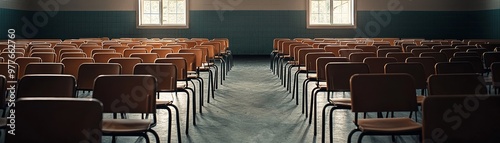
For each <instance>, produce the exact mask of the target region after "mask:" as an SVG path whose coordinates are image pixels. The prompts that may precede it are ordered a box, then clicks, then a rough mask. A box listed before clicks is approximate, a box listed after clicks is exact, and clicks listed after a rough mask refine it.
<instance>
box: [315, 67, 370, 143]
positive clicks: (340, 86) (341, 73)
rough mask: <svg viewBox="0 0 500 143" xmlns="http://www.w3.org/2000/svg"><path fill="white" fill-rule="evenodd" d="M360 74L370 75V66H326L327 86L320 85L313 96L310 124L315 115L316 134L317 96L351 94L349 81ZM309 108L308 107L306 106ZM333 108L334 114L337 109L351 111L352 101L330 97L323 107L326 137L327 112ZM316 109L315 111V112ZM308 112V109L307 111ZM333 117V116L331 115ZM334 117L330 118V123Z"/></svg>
mask: <svg viewBox="0 0 500 143" xmlns="http://www.w3.org/2000/svg"><path fill="white" fill-rule="evenodd" d="M360 73H370V69H369V68H368V65H366V64H364V63H352V62H346V63H341V62H334V63H328V64H327V65H326V73H325V74H326V84H320V86H318V87H316V88H314V89H313V91H312V93H313V94H312V95H311V114H310V117H309V123H311V119H312V118H313V117H312V116H313V114H314V119H313V120H314V133H316V110H317V109H316V107H317V101H316V100H317V97H316V96H317V94H318V93H319V92H327V93H329V92H346V91H347V92H349V91H350V87H349V80H350V78H351V76H352V75H354V74H360ZM313 105H314V106H313ZM306 106H307V105H306ZM330 106H332V108H331V109H330V113H333V111H334V110H336V109H351V100H350V99H348V98H332V99H330V97H328V103H327V104H326V105H325V106H324V107H323V112H322V113H323V115H322V134H323V137H324V136H325V114H324V113H325V111H326V109H327V108H328V107H330ZM313 109H314V111H313ZM306 110H307V109H306ZM330 115H332V114H330ZM331 121H332V117H331V116H330V122H331ZM331 131H332V126H330V139H332V138H333V137H332V132H331Z"/></svg>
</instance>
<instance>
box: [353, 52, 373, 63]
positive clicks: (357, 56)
mask: <svg viewBox="0 0 500 143" xmlns="http://www.w3.org/2000/svg"><path fill="white" fill-rule="evenodd" d="M367 57H377V54H375V53H373V52H354V53H351V54H349V61H351V62H363V60H365V58H367Z"/></svg>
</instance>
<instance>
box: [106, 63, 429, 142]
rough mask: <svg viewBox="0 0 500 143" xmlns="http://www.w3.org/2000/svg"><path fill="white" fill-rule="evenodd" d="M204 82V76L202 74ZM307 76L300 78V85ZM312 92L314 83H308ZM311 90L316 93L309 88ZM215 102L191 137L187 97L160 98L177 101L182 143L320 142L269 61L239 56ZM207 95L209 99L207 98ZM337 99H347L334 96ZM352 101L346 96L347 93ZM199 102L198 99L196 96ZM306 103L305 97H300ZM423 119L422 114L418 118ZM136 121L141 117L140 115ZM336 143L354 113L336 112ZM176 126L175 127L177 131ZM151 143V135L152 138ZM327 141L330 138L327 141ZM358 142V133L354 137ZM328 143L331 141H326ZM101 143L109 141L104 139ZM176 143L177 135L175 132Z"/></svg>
mask: <svg viewBox="0 0 500 143" xmlns="http://www.w3.org/2000/svg"><path fill="white" fill-rule="evenodd" d="M203 77H205V79H206V76H205V75H204V76H203ZM302 79H303V77H301V80H300V81H302ZM310 86H311V87H312V86H313V84H310ZM309 89H312V88H309ZM215 93H216V95H215V99H212V100H211V102H210V103H206V98H205V105H204V107H203V114H199V111H197V115H196V120H197V126H193V125H192V121H190V123H191V124H190V128H189V131H188V132H189V135H186V134H185V133H184V132H185V117H186V116H185V110H186V99H185V94H183V93H181V94H178V95H177V96H175V95H173V94H168V93H162V96H161V98H162V99H174V101H175V102H174V104H175V105H177V106H178V107H180V109H181V122H182V123H181V132H182V134H181V135H182V142H196V143H206V142H213V143H233V142H238V143H239V142H244V143H247V142H248V143H277V142H284V143H301V142H321V120H320V119H321V118H320V117H318V129H317V130H318V135H317V136H314V135H313V125H312V124H309V123H308V121H307V118H306V117H305V116H304V114H302V112H301V105H298V106H297V105H295V101H294V100H292V96H291V94H289V93H288V92H287V91H286V89H285V88H283V86H282V85H280V80H279V78H278V77H277V76H275V75H273V74H272V72H271V71H270V70H269V60H268V57H235V66H234V67H233V69H232V71H231V72H230V73H229V75H228V76H227V77H226V80H225V81H224V85H222V86H221V85H219V89H218V90H217V91H216V92H215ZM205 96H206V94H205ZM335 96H339V97H340V96H343V95H342V93H336V95H335ZM346 96H347V97H348V96H349V95H348V93H347V94H346ZM318 97H319V98H318V116H320V115H321V109H322V107H323V105H324V104H325V103H326V100H325V96H324V95H323V94H321V95H319V96H318ZM197 100H199V98H198V97H197ZM301 100H302V98H301ZM166 114H167V112H166V111H164V110H160V111H159V113H158V115H159V116H158V117H159V120H160V122H159V123H158V125H157V126H156V127H154V130H156V131H157V132H158V134H159V135H160V140H161V142H167V127H166V126H167V123H166V121H167V119H168V118H167V117H166ZM420 115H421V114H419V116H420ZM136 117H137V116H136ZM334 117H335V118H334V141H333V142H346V141H347V135H348V133H349V132H350V131H351V130H352V129H354V128H355V126H354V124H353V123H352V120H353V117H354V116H353V114H352V113H351V112H350V111H348V110H338V111H335V113H334ZM174 127H175V124H174V126H173V129H175V128H174ZM150 138H151V140H152V141H153V140H154V139H153V138H152V135H150ZM328 138H329V136H327V139H328ZM353 138H354V139H357V134H356V135H355V136H354V137H353ZM397 140H398V142H417V141H418V139H417V136H405V137H398V138H397ZM327 141H328V140H327ZM103 142H105V143H108V142H111V139H110V137H104V138H103ZM118 142H124V143H133V142H145V141H144V140H143V139H142V138H137V137H119V139H118ZM172 142H177V133H176V131H175V130H173V131H172ZM363 142H365V143H370V142H377V143H378V142H390V137H388V136H373V137H370V136H368V137H365V138H364V140H363Z"/></svg>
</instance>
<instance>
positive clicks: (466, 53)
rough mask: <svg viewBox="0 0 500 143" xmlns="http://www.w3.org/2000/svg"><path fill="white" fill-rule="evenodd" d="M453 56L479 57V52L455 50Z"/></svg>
mask: <svg viewBox="0 0 500 143" xmlns="http://www.w3.org/2000/svg"><path fill="white" fill-rule="evenodd" d="M453 57H478V58H481V57H480V56H479V54H478V53H476V52H456V53H455V54H453Z"/></svg>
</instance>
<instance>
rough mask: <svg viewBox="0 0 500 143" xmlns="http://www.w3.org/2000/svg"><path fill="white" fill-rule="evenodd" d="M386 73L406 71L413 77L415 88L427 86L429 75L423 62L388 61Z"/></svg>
mask: <svg viewBox="0 0 500 143" xmlns="http://www.w3.org/2000/svg"><path fill="white" fill-rule="evenodd" d="M385 73H406V74H409V75H411V76H412V77H413V81H414V83H415V84H414V85H415V88H417V89H426V88H427V76H426V75H425V70H424V66H423V65H422V64H421V63H417V62H415V63H412V62H408V63H387V64H386V65H385Z"/></svg>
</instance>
